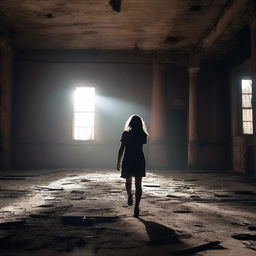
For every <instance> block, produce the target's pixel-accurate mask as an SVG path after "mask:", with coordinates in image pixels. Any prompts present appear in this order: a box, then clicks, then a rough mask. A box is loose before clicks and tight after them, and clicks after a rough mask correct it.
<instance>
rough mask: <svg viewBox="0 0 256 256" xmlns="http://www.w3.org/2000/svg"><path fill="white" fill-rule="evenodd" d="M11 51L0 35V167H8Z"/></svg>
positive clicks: (7, 41) (9, 150)
mask: <svg viewBox="0 0 256 256" xmlns="http://www.w3.org/2000/svg"><path fill="white" fill-rule="evenodd" d="M12 76H13V51H12V46H11V45H10V42H9V40H7V39H5V38H1V37H0V169H6V168H9V167H10V156H11V112H12V101H11V99H12Z"/></svg>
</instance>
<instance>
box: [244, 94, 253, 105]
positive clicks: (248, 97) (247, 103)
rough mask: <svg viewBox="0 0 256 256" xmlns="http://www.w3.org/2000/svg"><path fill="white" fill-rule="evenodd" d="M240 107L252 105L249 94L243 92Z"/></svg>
mask: <svg viewBox="0 0 256 256" xmlns="http://www.w3.org/2000/svg"><path fill="white" fill-rule="evenodd" d="M242 107H243V108H251V107H252V95H251V94H243V95H242Z"/></svg>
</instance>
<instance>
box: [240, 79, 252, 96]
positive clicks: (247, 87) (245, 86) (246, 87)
mask: <svg viewBox="0 0 256 256" xmlns="http://www.w3.org/2000/svg"><path fill="white" fill-rule="evenodd" d="M242 93H252V80H249V79H243V80H242Z"/></svg>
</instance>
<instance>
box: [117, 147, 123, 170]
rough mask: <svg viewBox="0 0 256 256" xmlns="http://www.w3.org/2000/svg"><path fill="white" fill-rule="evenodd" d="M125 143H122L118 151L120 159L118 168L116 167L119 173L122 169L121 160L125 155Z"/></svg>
mask: <svg viewBox="0 0 256 256" xmlns="http://www.w3.org/2000/svg"><path fill="white" fill-rule="evenodd" d="M124 147H125V146H124V143H121V146H120V148H119V150H118V159H117V166H116V169H117V170H118V171H119V170H120V167H121V158H122V156H123V153H124Z"/></svg>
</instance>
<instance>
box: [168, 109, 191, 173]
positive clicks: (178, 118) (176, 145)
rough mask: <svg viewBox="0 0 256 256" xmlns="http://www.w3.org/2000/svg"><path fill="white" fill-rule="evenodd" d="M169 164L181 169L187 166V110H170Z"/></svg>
mask: <svg viewBox="0 0 256 256" xmlns="http://www.w3.org/2000/svg"><path fill="white" fill-rule="evenodd" d="M168 147H169V165H170V167H171V168H175V169H180V168H186V167H187V112H186V111H185V110H177V109H176V110H170V111H169V113H168Z"/></svg>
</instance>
